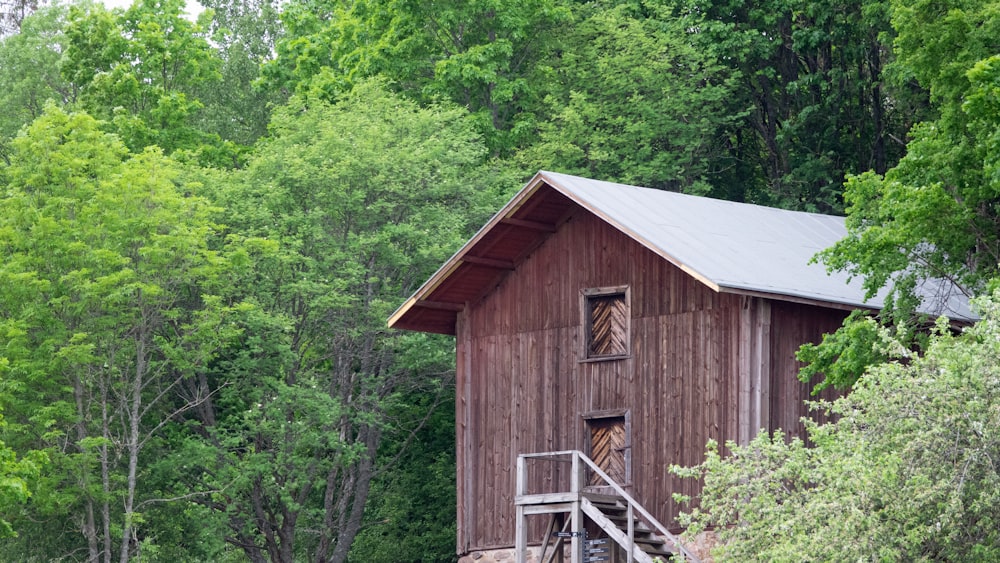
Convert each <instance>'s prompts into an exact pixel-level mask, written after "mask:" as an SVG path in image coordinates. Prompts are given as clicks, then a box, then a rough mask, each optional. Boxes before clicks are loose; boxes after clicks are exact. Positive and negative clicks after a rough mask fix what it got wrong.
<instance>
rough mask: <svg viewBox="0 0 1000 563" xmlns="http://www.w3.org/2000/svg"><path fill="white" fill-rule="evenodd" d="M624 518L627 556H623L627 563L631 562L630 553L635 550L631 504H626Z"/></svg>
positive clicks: (633, 516)
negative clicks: (626, 510) (625, 522)
mask: <svg viewBox="0 0 1000 563" xmlns="http://www.w3.org/2000/svg"><path fill="white" fill-rule="evenodd" d="M625 517H626V518H628V555H626V556H625V561H627V562H628V563H633V562H632V552H633V551H634V550H635V513H634V512H632V503H631V502H630V503H628V512H626V514H625Z"/></svg>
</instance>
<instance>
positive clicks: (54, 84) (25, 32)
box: [0, 5, 76, 159]
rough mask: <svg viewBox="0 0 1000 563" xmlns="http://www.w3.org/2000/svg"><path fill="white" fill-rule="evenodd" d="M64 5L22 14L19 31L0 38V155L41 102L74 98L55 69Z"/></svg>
mask: <svg viewBox="0 0 1000 563" xmlns="http://www.w3.org/2000/svg"><path fill="white" fill-rule="evenodd" d="M66 13H67V9H66V8H65V7H63V6H61V5H55V6H51V7H46V8H42V9H41V10H39V11H37V12H34V13H32V14H31V15H30V16H28V17H26V18H24V21H23V22H22V23H21V26H20V31H19V32H18V33H16V34H13V35H10V36H8V37H4V38H2V39H0V107H2V108H3V109H4V111H2V112H0V158H3V159H6V158H7V157H8V156H9V152H10V147H9V142H10V140H11V139H13V138H14V136H15V135H16V134H17V132H18V130H20V129H21V127H23V126H25V125H27V124H28V123H31V122H32V121H33V120H34V119H35V118H37V117H38V116H40V115H41V114H42V110H43V109H44V107H45V102H46V101H48V100H54V101H56V102H57V103H60V104H68V103H72V102H73V101H74V100H75V99H76V88H74V87H73V85H72V84H71V83H69V82H67V81H65V80H64V79H63V78H62V76H61V75H60V73H59V60H60V57H61V56H62V51H63V50H64V49H65V47H66V36H65V34H64V33H63V28H64V26H65V24H66Z"/></svg>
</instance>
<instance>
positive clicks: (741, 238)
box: [389, 172, 971, 561]
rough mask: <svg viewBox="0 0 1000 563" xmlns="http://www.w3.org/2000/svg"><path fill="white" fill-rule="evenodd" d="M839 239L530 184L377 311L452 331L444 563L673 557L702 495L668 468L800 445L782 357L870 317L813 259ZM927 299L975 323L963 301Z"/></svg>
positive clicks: (638, 193)
mask: <svg viewBox="0 0 1000 563" xmlns="http://www.w3.org/2000/svg"><path fill="white" fill-rule="evenodd" d="M844 234H845V229H844V219H843V218H842V217H833V216H827V215H819V214H813V213H801V212H793V211H784V210H779V209H771V208H766V207H760V206H756V205H750V204H741V203H733V202H727V201H720V200H713V199H708V198H701V197H695V196H688V195H682V194H677V193H671V192H664V191H659V190H651V189H646V188H639V187H634V186H626V185H621V184H613V183H609V182H600V181H594V180H588V179H585V178H579V177H574V176H568V175H564V174H556V173H551V172H540V173H538V174H537V175H536V176H535V177H534V178H533V179H532V180H531V181H530V182H529V183H528V184H527V185H526V186H525V187H524V188H523V189H522V190H521V191H520V192H519V193H518V194H517V195H516V196H514V198H513V199H512V200H511V201H510V202H509V203H508V204H507V205H506V206H505V207H504V208H503V209H502V210H501V211H500V212H499V213H498V214H497V215H496V216H494V217H493V219H492V220H490V222H489V223H487V224H486V225H485V226H484V227H483V228H482V229H481V230H480V231H479V232H478V233H477V234H476V235H475V236H474V237H473V238H472V239H471V240H470V241H469V242H468V243H466V244H465V246H463V247H462V248H461V249H460V250H459V251H458V252H457V253H456V254H455V255H454V256H453V257H452V258H451V259H450V260H448V262H446V263H445V264H444V265H443V266H442V267H441V268H440V269H439V270H438V271H437V273H435V274H434V276H433V277H431V278H430V279H429V280H428V281H427V282H426V283H425V284H424V285H423V286H422V287H421V288H420V289H419V290H418V291H417V292H416V293H415V294H414V295H413V296H412V297H411V298H410V299H409V300H408V301H407V302H406V303H405V304H403V305H402V306H401V307H400V308H399V309H398V310H397V311H396V313H395V314H393V316H392V317H391V318H390V319H389V325H390V326H391V327H395V328H401V329H408V330H417V331H425V332H434V333H442V334H451V335H455V337H456V350H457V409H456V410H457V415H456V425H457V463H458V477H457V481H458V483H457V486H458V554H459V555H460V556H465V555H468V554H472V553H476V554H477V557H478V559H479V560H480V561H490V560H491V559H490V558H489V553H491V552H495V551H497V550H515V553H516V556H517V558H518V559H519V560H521V561H524V560H526V558H527V557H528V556H529V553H530V556H531V557H533V558H536V560H537V559H538V558H542V559H550V560H551V559H552V558H556V559H559V560H561V559H562V558H563V557H566V556H567V554H569V556H570V557H571V558H572V559H573V560H574V561H588V560H593V561H598V560H602V559H600V557H599V555H593V554H600V553H607V552H609V551H610V552H611V553H612V554H613V556H614V557H620V558H621V559H620V560H621V561H625V560H628V561H649V560H650V556H651V555H657V554H666V553H669V552H674V551H680V550H681V549H682V548H681V546H679V545H674V540H673V539H672V536H671V535H670V533H671V532H676V531H677V530H676V522H675V518H676V516H677V514H678V512H679V510H680V508H681V507H679V506H678V505H677V504H676V503H675V502H674V501H673V500H672V494H673V493H675V492H681V493H686V494H691V495H694V494H697V492H698V491H697V490H695V487H696V484H695V483H693V482H690V481H687V480H680V479H677V478H675V477H673V476H671V475H669V474H668V473H667V467H668V466H669V465H670V464H681V465H693V464H697V463H699V462H701V461H702V459H703V453H704V449H705V443H706V442H707V441H708V440H709V439H714V440H716V441H718V442H720V443H723V442H725V441H726V440H736V441H737V442H740V443H746V442H748V441H749V440H750V439H751V438H752V437H753V436H754V435H755V434H756V433H757V432H758V431H760V430H761V429H766V430H774V429H776V428H782V429H784V430H785V431H786V432H788V433H789V434H791V435H801V434H802V433H803V431H804V429H803V426H802V424H801V422H800V418H801V417H803V416H808V415H809V413H808V412H807V409H806V407H805V406H804V404H803V401H804V400H805V399H807V398H809V396H810V395H809V392H810V388H811V387H810V385H807V384H803V383H800V382H799V381H798V379H797V377H796V375H797V372H798V369H799V365H798V364H797V362H796V360H795V352H796V350H797V349H798V348H799V346H800V345H801V344H803V343H806V342H816V341H818V340H819V339H820V338H821V336H822V335H823V334H824V333H827V332H832V331H834V330H836V329H837V328H838V327H839V326H840V324H841V322H842V320H843V319H844V317H845V316H846V315H847V313H848V312H849V311H850V310H852V309H855V308H870V309H877V308H878V307H879V306H880V305H881V301H880V299H879V298H875V299H873V300H870V301H865V300H864V298H863V290H862V289H861V286H860V281H859V280H854V281H853V282H849V281H848V279H847V276H846V275H842V274H836V273H835V274H832V275H829V274H827V272H826V271H825V268H824V267H823V266H822V265H818V264H811V263H810V260H811V259H812V257H813V256H814V255H815V254H816V253H817V252H818V251H820V250H822V249H824V248H827V247H829V246H831V245H832V244H833V243H834V242H836V241H837V240H838V239H840V238H841V237H843V236H844ZM935 293H936V292H934V291H928V295H934V294H935ZM925 305H926V306H927V309H928V310H929V311H930V312H935V313H937V312H940V313H943V314H948V315H950V316H952V317H953V318H959V319H961V318H966V319H967V318H971V314H970V313H969V311H968V308H967V306H966V305H965V304H964V303H963V302H962V301H961V299H960V298H957V297H951V296H949V295H941V296H940V298H939V299H928V300H927V301H926V302H925ZM601 538H604V539H603V540H602V539H601ZM609 540H610V541H611V542H613V544H614V545H617V546H621V547H612V548H610V549H609V548H607V547H606V546H607V545H608V541H609ZM563 545H565V546H566V547H563ZM515 548H516V549H515ZM602 550H604V551H602ZM484 554H485V555H484ZM588 554H591V555H588ZM623 554H624V555H623ZM688 555H690V554H688ZM484 556H485V557H486V559H483V557H484ZM587 557H590V559H587ZM612 560H614V559H613V558H612Z"/></svg>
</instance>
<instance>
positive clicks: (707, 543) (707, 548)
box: [458, 531, 719, 563]
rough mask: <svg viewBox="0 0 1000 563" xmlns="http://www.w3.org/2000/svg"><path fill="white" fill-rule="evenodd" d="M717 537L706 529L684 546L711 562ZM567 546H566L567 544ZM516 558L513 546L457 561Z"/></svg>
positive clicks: (491, 562) (532, 556) (533, 559)
mask: <svg viewBox="0 0 1000 563" xmlns="http://www.w3.org/2000/svg"><path fill="white" fill-rule="evenodd" d="M718 543H719V541H718V538H716V536H715V532H714V531H707V532H702V533H700V534H698V536H697V537H695V539H694V541H692V542H686V543H685V544H684V547H685V548H687V550H688V551H690V552H691V553H693V554H694V556H695V557H697V558H698V559H701V561H702V563H712V561H713V559H712V555H711V553H710V552H711V550H712V548H714V547H715V546H716V545H718ZM567 547H568V546H567ZM539 550H541V548H540V547H538V546H529V547H528V561H527V563H539V561H538V552H539ZM564 553H565V554H566V555H565V559H564V561H566V563H569V561H570V555H569V552H568V551H567V552H564ZM516 560H517V557H516V554H515V550H514V549H513V548H505V549H487V550H482V551H473V552H472V553H470V554H468V555H464V556H462V557H461V558H460V559H459V560H458V563H514V562H515V561H516Z"/></svg>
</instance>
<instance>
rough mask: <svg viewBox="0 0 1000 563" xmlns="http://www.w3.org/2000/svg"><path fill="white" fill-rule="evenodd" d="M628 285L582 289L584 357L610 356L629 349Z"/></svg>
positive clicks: (627, 351)
mask: <svg viewBox="0 0 1000 563" xmlns="http://www.w3.org/2000/svg"><path fill="white" fill-rule="evenodd" d="M630 316H631V315H630V312H629V295H628V287H604V288H595V289H585V290H583V319H584V332H585V334H586V337H587V339H586V350H585V354H584V355H585V357H586V358H587V359H612V358H621V357H625V356H628V353H629V318H630Z"/></svg>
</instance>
